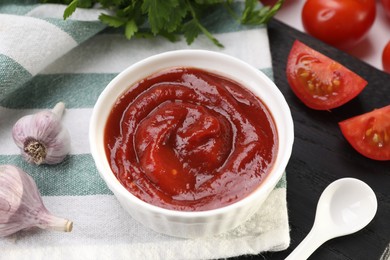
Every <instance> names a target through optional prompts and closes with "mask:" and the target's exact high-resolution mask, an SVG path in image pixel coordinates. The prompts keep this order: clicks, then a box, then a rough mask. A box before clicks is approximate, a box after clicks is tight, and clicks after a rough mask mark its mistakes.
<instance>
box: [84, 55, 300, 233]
mask: <svg viewBox="0 0 390 260" xmlns="http://www.w3.org/2000/svg"><path fill="white" fill-rule="evenodd" d="M170 67H196V68H200V69H204V70H207V71H210V72H214V73H216V74H220V75H222V76H225V77H227V78H230V79H232V80H234V81H236V82H238V83H241V84H242V85H243V86H245V87H247V88H248V89H249V90H250V91H252V92H253V93H254V94H255V95H257V96H258V97H260V99H261V100H262V101H263V102H264V103H265V104H266V105H267V107H268V109H269V110H270V111H271V114H272V116H273V118H274V121H275V124H276V127H277V133H278V145H279V147H278V152H277V157H276V160H275V163H274V166H273V168H272V171H271V172H270V173H269V174H268V175H267V177H266V178H265V180H264V181H263V182H262V183H261V185H260V186H259V188H258V189H256V190H255V191H254V192H252V193H251V194H250V195H249V196H247V197H245V198H243V199H242V200H240V201H238V202H236V203H234V204H231V205H228V206H225V207H222V208H218V209H213V210H207V211H197V212H185V211H175V210H169V209H164V208H160V207H157V206H154V205H151V204H148V203H146V202H144V201H142V200H140V199H138V198H137V197H136V196H134V195H132V194H131V193H130V192H129V191H127V190H126V188H125V187H124V186H122V184H121V183H120V182H119V181H118V179H117V178H116V177H115V176H114V174H113V172H112V171H111V168H110V165H109V162H108V161H107V157H106V154H105V149H104V143H103V135H104V129H105V125H106V121H107V117H108V115H109V112H110V109H111V107H112V106H113V104H114V103H115V101H116V99H117V98H118V97H119V96H121V95H122V94H123V92H124V91H125V90H127V89H128V88H129V86H131V85H133V84H134V83H136V82H137V81H139V80H141V79H143V78H145V77H147V76H149V75H151V74H153V73H155V72H157V71H160V70H162V69H166V68H170ZM293 139H294V132H293V121H292V117H291V113H290V109H289V107H288V105H287V103H286V101H285V99H284V97H283V95H282V94H281V92H280V91H279V89H278V88H277V87H276V86H275V84H274V83H273V82H272V81H271V80H270V79H269V78H268V77H267V76H265V75H264V74H263V73H262V72H261V71H259V70H258V69H256V68H254V67H252V66H250V65H248V64H247V63H245V62H243V61H241V60H239V59H237V58H234V57H231V56H228V55H225V54H221V53H217V52H211V51H204V50H179V51H171V52H166V53H161V54H158V55H155V56H152V57H149V58H147V59H144V60H142V61H140V62H137V63H135V64H134V65H132V66H130V67H129V68H127V69H126V70H125V71H123V72H122V73H120V74H119V75H118V76H117V77H115V78H114V79H113V80H112V81H111V82H110V83H109V84H108V86H107V87H106V88H105V89H104V91H103V92H102V93H101V95H100V96H99V98H98V100H97V102H96V105H95V107H94V109H93V113H92V117H91V121H90V129H89V141H90V146H91V153H92V156H93V158H94V160H95V164H96V166H97V169H98V171H99V173H100V175H101V177H102V178H103V180H104V181H105V182H106V184H107V186H108V187H109V188H110V190H111V191H112V192H113V193H114V195H115V196H116V198H117V199H118V200H119V202H120V203H121V205H122V207H123V208H124V209H125V210H126V211H127V212H128V213H129V214H130V215H131V216H132V217H133V218H134V219H136V220H137V221H139V222H140V223H142V224H143V225H145V226H146V227H148V228H151V229H153V230H155V231H157V232H160V233H164V234H167V235H172V236H178V237H203V236H208V235H215V234H218V233H222V232H225V231H228V230H230V229H233V228H235V227H237V226H238V225H240V224H241V223H243V222H244V221H246V220H247V219H248V218H250V217H251V216H252V215H253V214H254V213H255V212H256V211H257V210H259V208H260V206H261V204H262V203H263V202H264V201H265V200H266V198H267V197H268V195H269V194H270V192H271V191H272V190H273V189H274V187H275V186H276V184H277V183H278V181H279V180H280V178H281V177H282V175H283V172H284V170H285V168H286V165H287V163H288V160H289V158H290V155H291V150H292V145H293Z"/></svg>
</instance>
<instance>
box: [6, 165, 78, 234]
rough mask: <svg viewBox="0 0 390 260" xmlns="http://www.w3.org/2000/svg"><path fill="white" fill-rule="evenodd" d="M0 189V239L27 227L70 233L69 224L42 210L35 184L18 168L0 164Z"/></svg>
mask: <svg viewBox="0 0 390 260" xmlns="http://www.w3.org/2000/svg"><path fill="white" fill-rule="evenodd" d="M0 187H1V189H0V237H4V236H8V235H11V234H13V233H16V232H18V231H19V230H23V229H28V228H31V227H39V228H42V229H51V230H57V231H64V232H70V231H71V230H72V227H73V223H72V222H71V221H69V220H67V219H64V218H60V217H56V216H53V215H52V214H51V213H50V212H49V211H48V210H47V209H46V207H45V206H44V204H43V201H42V197H41V195H40V193H39V190H38V188H37V186H36V184H35V181H34V180H33V178H31V176H29V175H28V174H27V173H25V172H24V171H23V170H22V169H20V168H18V167H15V166H12V165H0Z"/></svg>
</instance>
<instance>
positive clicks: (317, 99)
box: [286, 40, 367, 110]
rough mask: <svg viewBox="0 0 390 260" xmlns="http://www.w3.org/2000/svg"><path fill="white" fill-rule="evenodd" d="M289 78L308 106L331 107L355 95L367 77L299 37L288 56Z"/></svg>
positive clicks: (293, 87) (341, 103)
mask: <svg viewBox="0 0 390 260" xmlns="http://www.w3.org/2000/svg"><path fill="white" fill-rule="evenodd" d="M286 72H287V80H288V83H289V84H290V87H291V89H292V90H293V92H294V93H295V94H296V95H297V96H298V98H299V99H300V100H302V102H303V103H305V104H306V105H307V106H308V107H310V108H313V109H318V110H328V109H332V108H335V107H339V106H341V105H343V104H345V103H347V102H348V101H350V100H351V99H353V98H354V97H356V96H357V95H358V94H359V93H360V92H361V91H362V90H363V89H364V87H365V86H366V85H367V81H365V80H364V79H363V78H361V77H360V76H358V75H357V74H355V73H354V72H352V71H351V70H349V69H347V68H346V67H344V66H343V65H341V64H340V63H338V62H336V61H334V60H332V59H330V58H329V57H327V56H325V55H323V54H321V53H319V52H317V51H315V50H313V49H312V48H310V47H308V46H307V45H305V44H303V43H302V42H300V41H298V40H296V41H295V42H294V45H293V47H292V48H291V51H290V54H289V56H288V60H287V70H286Z"/></svg>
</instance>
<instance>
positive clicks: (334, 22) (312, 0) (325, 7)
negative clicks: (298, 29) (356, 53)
mask: <svg viewBox="0 0 390 260" xmlns="http://www.w3.org/2000/svg"><path fill="white" fill-rule="evenodd" d="M301 16H302V23H303V27H304V28H305V30H306V31H307V32H308V33H309V34H311V35H312V36H314V37H316V38H318V39H320V40H322V41H324V42H326V43H328V44H330V45H333V46H335V47H337V48H339V49H344V50H347V49H350V48H352V47H353V46H355V45H356V44H357V43H358V42H359V41H360V40H361V39H362V38H364V36H365V35H366V34H367V32H368V31H369V29H370V28H371V26H372V24H373V23H374V20H375V16H376V4H375V0H307V1H306V3H305V4H304V6H303V9H302V14H301Z"/></svg>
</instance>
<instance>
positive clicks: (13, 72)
mask: <svg viewBox="0 0 390 260" xmlns="http://www.w3.org/2000/svg"><path fill="white" fill-rule="evenodd" d="M0 64H1V66H0V97H3V96H4V95H5V94H6V93H9V92H11V91H12V90H14V89H16V88H17V87H18V86H19V85H20V83H21V82H22V83H24V82H26V81H28V80H29V79H30V78H31V77H32V75H31V74H30V73H29V72H28V71H27V70H25V69H24V68H23V67H22V66H21V65H20V64H19V63H17V62H16V61H14V60H13V59H11V58H10V57H8V56H6V55H4V54H0Z"/></svg>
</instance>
